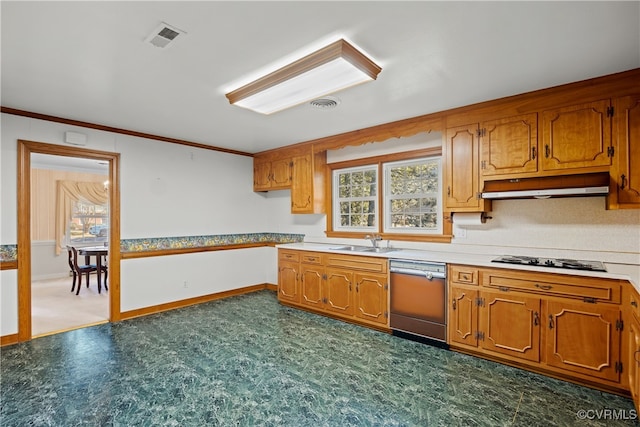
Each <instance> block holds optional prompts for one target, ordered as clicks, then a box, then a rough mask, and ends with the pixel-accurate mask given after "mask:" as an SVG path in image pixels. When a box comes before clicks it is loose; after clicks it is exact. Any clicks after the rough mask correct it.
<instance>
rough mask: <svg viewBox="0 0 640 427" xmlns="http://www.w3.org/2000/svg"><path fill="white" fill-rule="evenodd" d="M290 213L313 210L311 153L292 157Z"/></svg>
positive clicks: (310, 211)
mask: <svg viewBox="0 0 640 427" xmlns="http://www.w3.org/2000/svg"><path fill="white" fill-rule="evenodd" d="M292 173H293V177H294V179H293V182H294V184H293V186H292V188H291V213H312V211H313V162H312V159H311V154H308V155H305V156H298V157H294V158H293V172H292Z"/></svg>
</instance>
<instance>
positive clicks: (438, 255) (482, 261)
mask: <svg viewBox="0 0 640 427" xmlns="http://www.w3.org/2000/svg"><path fill="white" fill-rule="evenodd" d="M340 246H347V245H342V244H327V243H309V242H303V243H287V244H282V245H277V246H276V247H277V248H282V249H293V250H304V251H316V252H328V253H339V254H348V255H358V256H371V257H378V258H387V259H409V260H417V261H433V262H443V263H447V264H467V265H475V266H478V267H492V268H505V269H511V270H524V271H536V272H543V273H557V274H568V275H572V276H584V277H599V278H603V279H621V280H627V281H629V282H631V284H632V285H633V286H634V287H635V288H636V290H638V292H640V265H633V264H615V263H605V268H606V269H607V271H606V272H603V271H588V270H587V271H585V270H567V269H563V268H551V267H536V266H533V265H515V264H503V263H496V262H491V260H492V259H493V258H495V256H493V255H480V254H465V253H459V252H455V253H454V252H445V251H441V252H440V251H433V250H429V251H422V250H416V249H401V248H398V249H394V250H393V251H391V252H385V253H375V252H349V251H344V250H335V249H331V248H336V247H340Z"/></svg>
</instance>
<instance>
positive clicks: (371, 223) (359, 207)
mask: <svg viewBox="0 0 640 427" xmlns="http://www.w3.org/2000/svg"><path fill="white" fill-rule="evenodd" d="M333 200H334V221H335V222H334V229H335V230H348V231H377V230H378V215H379V214H378V167H377V166H376V165H373V166H365V167H359V168H350V169H341V170H335V171H334V172H333Z"/></svg>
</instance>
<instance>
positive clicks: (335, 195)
mask: <svg viewBox="0 0 640 427" xmlns="http://www.w3.org/2000/svg"><path fill="white" fill-rule="evenodd" d="M371 170H373V171H375V173H376V182H375V185H376V193H375V195H374V196H368V197H367V196H355V197H354V196H352V197H349V198H345V200H348V201H349V203H352V202H356V203H357V202H363V201H371V200H373V202H374V206H375V209H374V213H375V215H374V218H375V221H374V222H375V224H374V225H373V226H371V227H343V226H341V225H340V222H341V221H340V219H341V218H340V217H341V216H342V212H341V211H340V208H339V207H334V206H333V203H334V202H335V201H337V200H339V199H340V195H339V193H340V188H339V186H338V185H337V184H338V183H337V181H338V179H339V175H338V174H337V173H336V172H337V171H344V173H351V174H353V173H357V172H366V171H371ZM331 175H332V177H331V179H332V193H331V194H332V197H331V206H332V209H334V208H335V211H334V223H333V229H334V230H337V231H342V232H347V233H351V232H364V233H376V232H377V230H378V229H379V228H380V198H379V192H380V168H378V167H377V165H375V164H371V165H364V166H354V167H349V168H340V169H333V171H332V173H331Z"/></svg>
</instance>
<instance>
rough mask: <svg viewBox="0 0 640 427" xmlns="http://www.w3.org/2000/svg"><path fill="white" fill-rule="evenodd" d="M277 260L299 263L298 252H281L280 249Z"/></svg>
mask: <svg viewBox="0 0 640 427" xmlns="http://www.w3.org/2000/svg"><path fill="white" fill-rule="evenodd" d="M278 260H280V261H293V262H298V261H300V252H299V251H283V250H282V249H281V250H280V251H278Z"/></svg>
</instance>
